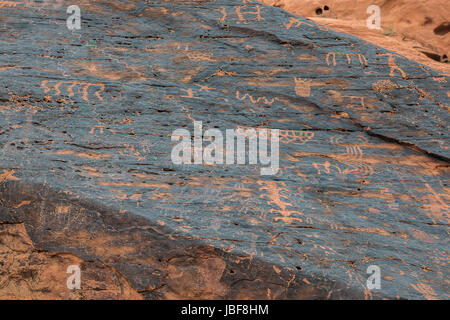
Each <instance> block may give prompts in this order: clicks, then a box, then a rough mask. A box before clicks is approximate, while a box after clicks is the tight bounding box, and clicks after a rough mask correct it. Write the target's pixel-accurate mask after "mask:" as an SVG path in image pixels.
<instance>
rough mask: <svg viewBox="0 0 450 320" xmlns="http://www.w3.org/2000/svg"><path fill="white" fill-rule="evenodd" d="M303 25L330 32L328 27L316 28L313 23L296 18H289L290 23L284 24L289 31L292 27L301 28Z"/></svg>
mask: <svg viewBox="0 0 450 320" xmlns="http://www.w3.org/2000/svg"><path fill="white" fill-rule="evenodd" d="M302 25H306V26H308V27H310V28H319V29H320V30H322V31H326V30H328V27H326V26H319V25H317V26H315V25H314V24H313V23H312V22H309V21H306V20H300V19H298V18H294V17H291V18H289V22H288V23H286V22H284V23H283V26H284V27H285V28H286V29H288V30H289V29H291V28H292V27H296V28H299V27H301V26H302Z"/></svg>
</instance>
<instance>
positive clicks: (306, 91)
mask: <svg viewBox="0 0 450 320" xmlns="http://www.w3.org/2000/svg"><path fill="white" fill-rule="evenodd" d="M294 81H295V93H296V94H297V95H298V96H300V97H305V98H306V97H309V96H310V95H311V85H312V80H309V79H300V78H294Z"/></svg>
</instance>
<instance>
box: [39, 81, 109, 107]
mask: <svg viewBox="0 0 450 320" xmlns="http://www.w3.org/2000/svg"><path fill="white" fill-rule="evenodd" d="M41 86H42V87H43V88H44V93H48V92H51V91H52V90H53V91H54V92H55V95H57V96H59V95H61V90H63V89H62V88H61V87H63V88H65V90H66V92H67V93H68V96H69V97H73V96H74V95H75V92H74V89H77V90H78V92H80V90H81V94H82V96H81V98H82V99H83V100H85V101H87V102H90V100H89V88H91V87H93V88H96V91H95V92H94V95H95V97H96V98H97V99H98V100H100V101H103V98H102V96H101V95H100V94H101V93H102V92H103V91H104V90H105V85H103V84H97V83H90V82H78V81H57V80H44V81H42V82H41Z"/></svg>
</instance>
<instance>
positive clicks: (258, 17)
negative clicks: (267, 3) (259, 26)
mask: <svg viewBox="0 0 450 320" xmlns="http://www.w3.org/2000/svg"><path fill="white" fill-rule="evenodd" d="M243 7H246V6H240V7H237V8H236V15H237V16H238V19H239V20H237V21H236V24H240V23H243V24H248V21H247V19H245V18H244V14H246V15H248V14H253V15H255V16H256V17H255V18H256V21H261V20H264V18H263V17H261V8H262V6H259V5H256V6H255V9H256V11H250V12H249V11H247V12H242V11H241V8H243Z"/></svg>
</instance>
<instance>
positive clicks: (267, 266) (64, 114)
mask: <svg viewBox="0 0 450 320" xmlns="http://www.w3.org/2000/svg"><path fill="white" fill-rule="evenodd" d="M11 3H13V2H11V1H9V2H8V1H0V7H1V11H0V147H1V150H0V183H1V191H0V221H3V223H8V224H10V223H13V224H17V223H21V222H24V224H25V227H26V230H27V232H28V233H29V236H30V239H31V240H32V241H33V243H34V245H35V246H37V247H39V248H42V249H45V250H50V251H53V252H58V251H68V252H72V253H74V254H76V255H77V256H78V257H80V259H99V260H100V261H102V262H103V263H105V264H107V265H110V266H112V267H114V268H115V269H117V270H118V271H119V272H120V273H122V274H123V275H124V276H125V277H126V278H127V279H128V281H129V282H130V283H131V285H132V286H133V287H134V288H135V289H136V290H137V291H139V292H140V293H141V294H143V295H144V297H146V298H186V297H187V298H189V297H190V298H236V297H250V298H294V299H295V298H382V297H386V298H409V299H422V298H427V299H433V298H441V299H448V298H449V281H448V276H449V265H448V231H449V228H448V224H449V213H450V212H449V211H450V208H449V198H450V197H449V187H448V182H449V177H450V174H449V164H448V163H449V159H450V151H449V143H448V142H449V130H448V123H449V99H450V98H449V97H450V88H449V85H448V81H449V77H448V76H447V75H443V74H439V73H438V72H437V71H434V70H432V69H429V68H427V67H424V66H422V65H420V64H417V63H415V62H412V61H410V60H407V59H405V58H403V57H401V56H398V55H396V54H395V53H393V52H387V51H386V50H384V49H381V48H377V47H375V46H373V45H370V44H368V43H366V42H364V41H362V40H360V39H358V38H356V37H353V36H349V35H346V34H342V33H337V32H334V31H332V30H325V29H324V28H319V27H318V26H316V25H315V24H314V23H313V22H311V21H308V20H305V19H303V18H301V17H297V16H293V15H291V14H288V13H287V12H285V11H283V10H281V9H278V8H273V7H269V6H265V5H262V4H261V3H258V2H256V1H249V0H239V1H238V0H231V1H230V0H226V1H225V0H224V1H126V2H119V1H84V0H83V1H77V5H79V6H80V7H81V10H82V16H81V17H82V29H81V30H77V31H70V30H68V29H67V28H66V20H65V19H66V17H67V14H66V13H65V10H66V8H67V6H68V5H69V4H67V5H66V4H64V5H63V6H62V7H52V6H42V5H41V4H39V3H37V2H34V1H24V2H16V5H12V4H11ZM70 4H72V3H70ZM194 120H196V121H202V122H203V126H204V128H205V129H207V128H213V127H217V128H219V129H220V130H223V131H224V130H226V129H235V128H272V129H281V137H280V171H279V173H278V174H277V175H275V176H261V175H260V167H259V166H255V165H251V166H248V165H247V166H238V165H217V166H203V165H184V166H177V165H174V164H173V163H172V161H171V158H170V154H171V150H172V147H173V143H172V142H171V138H170V137H171V134H172V132H173V131H174V130H175V129H178V128H187V129H188V130H189V131H191V132H192V131H193V121H194ZM369 265H378V266H379V267H380V269H381V275H382V289H381V290H379V291H369V290H367V287H366V279H367V277H368V275H367V274H366V269H367V267H368V266H369ZM0 267H1V266H0ZM231 271H233V272H231ZM1 272H4V270H1V269H0V275H1ZM2 295H4V293H3V292H2V286H1V285H0V296H2Z"/></svg>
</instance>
